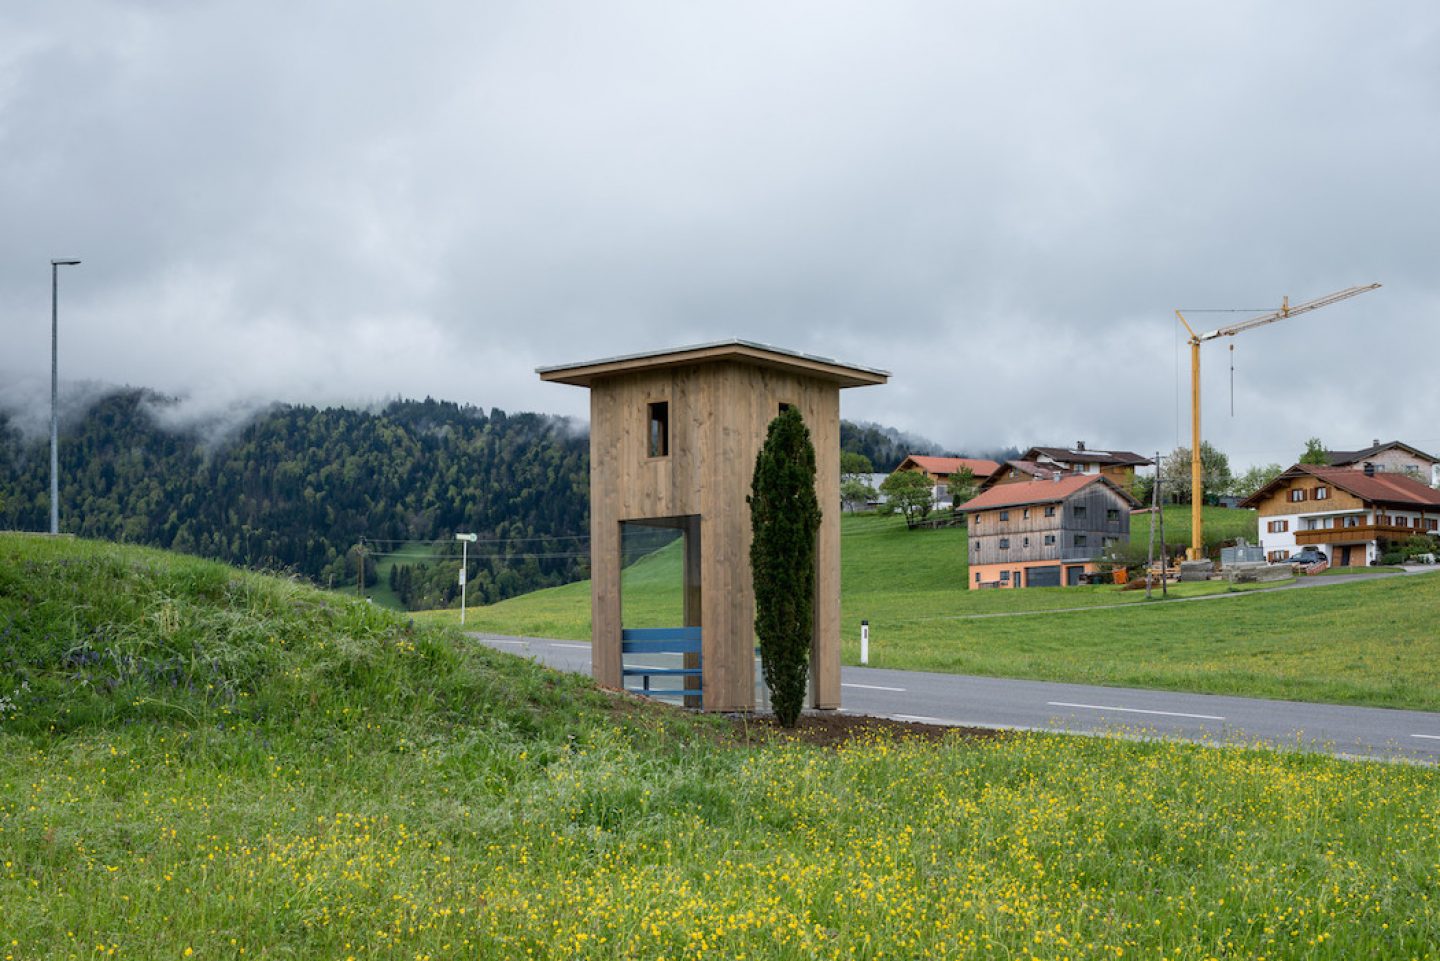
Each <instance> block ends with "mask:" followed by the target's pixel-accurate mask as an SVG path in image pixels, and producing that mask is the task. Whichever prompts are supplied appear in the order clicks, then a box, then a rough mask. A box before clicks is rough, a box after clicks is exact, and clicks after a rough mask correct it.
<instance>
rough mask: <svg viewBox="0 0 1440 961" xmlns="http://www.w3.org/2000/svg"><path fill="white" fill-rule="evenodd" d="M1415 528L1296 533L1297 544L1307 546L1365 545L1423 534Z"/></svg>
mask: <svg viewBox="0 0 1440 961" xmlns="http://www.w3.org/2000/svg"><path fill="white" fill-rule="evenodd" d="M1423 533H1424V531H1417V530H1416V529H1415V528H1413V527H1401V526H1400V525H1398V524H1361V525H1360V526H1359V527H1319V528H1316V529H1315V530H1313V531H1296V532H1295V543H1296V544H1297V545H1298V546H1300V547H1304V546H1305V545H1307V544H1363V543H1365V542H1367V541H1373V540H1380V539H1383V540H1387V541H1403V540H1407V539H1409V538H1411V537H1414V536H1415V535H1416V534H1423Z"/></svg>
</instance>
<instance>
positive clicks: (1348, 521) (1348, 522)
mask: <svg viewBox="0 0 1440 961" xmlns="http://www.w3.org/2000/svg"><path fill="white" fill-rule="evenodd" d="M1360 521H1361V518H1359V517H1355V516H1350V517H1347V518H1345V526H1346V527H1359V526H1360Z"/></svg>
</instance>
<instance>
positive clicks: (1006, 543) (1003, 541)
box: [1000, 537, 1010, 551]
mask: <svg viewBox="0 0 1440 961" xmlns="http://www.w3.org/2000/svg"><path fill="white" fill-rule="evenodd" d="M1000 549H1001V550H1002V551H1008V550H1009V549H1010V538H1008V537H1002V538H1000Z"/></svg>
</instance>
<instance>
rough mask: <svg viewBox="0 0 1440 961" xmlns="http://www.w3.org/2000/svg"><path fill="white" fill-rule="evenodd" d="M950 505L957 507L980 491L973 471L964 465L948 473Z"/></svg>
mask: <svg viewBox="0 0 1440 961" xmlns="http://www.w3.org/2000/svg"><path fill="white" fill-rule="evenodd" d="M949 487H950V505H951V506H952V507H959V506H960V505H961V504H963V503H965V502H966V501H968V500H970V499H971V498H972V497H974V496H975V495H976V494H977V493H979V492H980V485H979V484H978V483H976V481H975V472H974V471H973V470H971V469H970V468H968V467H965V466H964V465H961V467H960V469H959V470H957V471H956V472H955V473H953V474H951V475H950V483H949Z"/></svg>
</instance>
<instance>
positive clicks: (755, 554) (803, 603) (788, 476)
mask: <svg viewBox="0 0 1440 961" xmlns="http://www.w3.org/2000/svg"><path fill="white" fill-rule="evenodd" d="M746 500H747V501H748V502H749V504H750V529H751V532H752V534H753V535H754V536H753V540H752V541H751V544H750V572H751V577H752V578H753V579H754V584H755V634H756V636H757V637H759V639H760V662H761V667H762V669H763V670H764V672H765V683H766V684H767V685H769V687H770V703H771V705H772V706H773V707H774V708H775V716H776V717H777V718H778V719H779V721H780V723H781V724H782V725H784V726H785V727H794V726H795V722H796V721H797V720H798V719H799V717H800V709H801V708H802V707H803V706H804V704H805V687H806V679H807V676H808V674H809V667H810V639H811V635H812V633H813V631H814V620H815V536H816V533H817V532H818V531H819V529H820V504H819V502H818V501H817V499H816V497H815V448H814V446H813V445H812V444H811V443H810V431H809V430H808V429H806V427H805V421H804V420H803V419H802V418H801V417H800V412H799V411H798V410H796V409H795V408H793V407H792V408H789V409H787V410H785V411H783V412H781V414H780V416H778V417H776V418H775V419H774V420H772V421H771V422H770V429H769V431H768V432H767V434H766V436H765V446H764V447H762V448H761V449H760V454H759V456H758V457H756V458H755V474H754V477H753V478H752V479H751V482H750V496H749V497H748V498H746Z"/></svg>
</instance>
